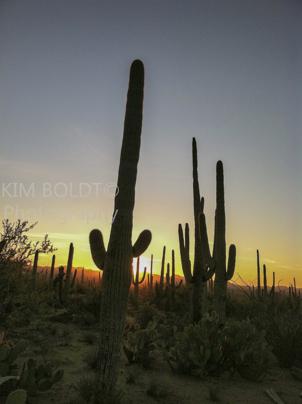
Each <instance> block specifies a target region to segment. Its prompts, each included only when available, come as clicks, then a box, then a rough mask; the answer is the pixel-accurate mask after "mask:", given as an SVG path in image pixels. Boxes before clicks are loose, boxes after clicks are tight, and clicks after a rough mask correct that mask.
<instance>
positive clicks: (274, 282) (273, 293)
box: [270, 272, 276, 297]
mask: <svg viewBox="0 0 302 404" xmlns="http://www.w3.org/2000/svg"><path fill="white" fill-rule="evenodd" d="M275 289H276V276H275V272H273V283H272V287H271V290H270V295H271V296H273V297H274V296H275Z"/></svg>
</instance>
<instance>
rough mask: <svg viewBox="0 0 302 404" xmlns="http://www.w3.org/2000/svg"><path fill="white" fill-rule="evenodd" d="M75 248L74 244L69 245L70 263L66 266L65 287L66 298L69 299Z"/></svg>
mask: <svg viewBox="0 0 302 404" xmlns="http://www.w3.org/2000/svg"><path fill="white" fill-rule="evenodd" d="M73 254H74V247H73V244H72V243H70V245H69V252H68V261H67V266H66V278H65V286H64V298H67V296H68V293H69V289H70V287H71V271H72V261H73Z"/></svg>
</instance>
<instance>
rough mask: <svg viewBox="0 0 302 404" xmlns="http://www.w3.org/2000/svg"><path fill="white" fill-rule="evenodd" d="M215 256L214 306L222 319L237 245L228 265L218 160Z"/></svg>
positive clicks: (221, 175)
mask: <svg viewBox="0 0 302 404" xmlns="http://www.w3.org/2000/svg"><path fill="white" fill-rule="evenodd" d="M213 257H214V260H215V265H216V267H215V281H214V308H215V311H216V312H217V314H218V315H219V317H220V319H221V320H224V318H225V310H226V307H225V306H226V294H227V282H228V281H229V280H231V279H232V277H233V275H234V272H235V263H236V247H235V245H234V244H231V245H230V247H229V257H228V264H227V265H226V240H225V206H224V179H223V164H222V161H218V162H217V165H216V211H215V233H214V247H213Z"/></svg>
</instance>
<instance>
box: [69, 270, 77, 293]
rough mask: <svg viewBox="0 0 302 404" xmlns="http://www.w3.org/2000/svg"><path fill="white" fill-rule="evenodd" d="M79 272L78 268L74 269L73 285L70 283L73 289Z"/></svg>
mask: <svg viewBox="0 0 302 404" xmlns="http://www.w3.org/2000/svg"><path fill="white" fill-rule="evenodd" d="M77 273H78V270H77V269H75V270H74V273H73V277H72V281H71V285H70V287H71V289H73V287H74V285H75V281H76V278H77Z"/></svg>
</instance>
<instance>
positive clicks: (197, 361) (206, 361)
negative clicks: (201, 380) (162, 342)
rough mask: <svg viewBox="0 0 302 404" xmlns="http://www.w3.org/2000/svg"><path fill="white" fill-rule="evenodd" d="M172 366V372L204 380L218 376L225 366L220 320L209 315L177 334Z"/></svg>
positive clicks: (170, 359) (170, 363) (170, 354)
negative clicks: (212, 375)
mask: <svg viewBox="0 0 302 404" xmlns="http://www.w3.org/2000/svg"><path fill="white" fill-rule="evenodd" d="M168 363H169V365H170V367H171V368H172V370H174V371H176V372H179V373H184V374H191V375H193V376H199V377H204V376H206V375H208V374H215V373H217V372H218V371H219V370H220V369H221V365H222V363H223V352H222V330H221V326H220V323H219V321H218V318H217V317H214V316H212V317H211V316H206V317H204V318H203V319H202V320H201V321H200V322H198V323H196V324H190V325H188V326H187V327H185V328H184V330H183V331H181V332H177V333H176V334H175V344H174V346H172V347H171V348H170V350H169V354H168Z"/></svg>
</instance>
